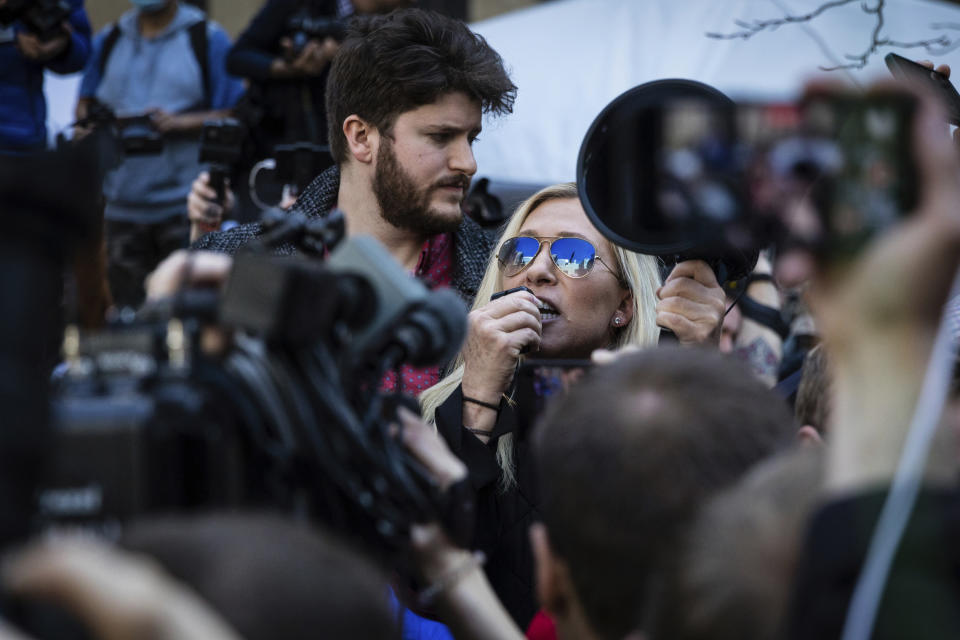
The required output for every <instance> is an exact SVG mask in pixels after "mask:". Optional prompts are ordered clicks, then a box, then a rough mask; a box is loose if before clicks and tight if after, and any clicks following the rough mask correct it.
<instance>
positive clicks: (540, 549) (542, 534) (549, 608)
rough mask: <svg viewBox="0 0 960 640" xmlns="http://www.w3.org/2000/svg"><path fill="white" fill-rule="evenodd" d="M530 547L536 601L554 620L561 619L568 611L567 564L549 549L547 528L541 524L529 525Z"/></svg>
mask: <svg viewBox="0 0 960 640" xmlns="http://www.w3.org/2000/svg"><path fill="white" fill-rule="evenodd" d="M530 545H531V546H532V547H533V559H534V563H535V565H536V569H535V571H536V572H535V576H536V580H537V599H538V600H539V601H540V606H541V607H543V608H544V610H546V612H547V613H549V614H550V616H551V617H553V618H554V619H558V618H562V617H563V616H564V614H566V613H567V612H568V611H569V609H570V598H571V596H572V595H573V594H572V592H571V591H570V589H571V588H572V584H571V583H570V572H569V570H568V569H567V563H566V562H564V561H563V560H561V559H560V558H558V557H556V556H555V555H554V554H553V550H552V549H551V548H550V538H549V536H548V535H547V528H546V527H545V526H544V525H543V523H541V522H537V523H534V524H532V525H530Z"/></svg>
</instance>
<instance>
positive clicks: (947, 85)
mask: <svg viewBox="0 0 960 640" xmlns="http://www.w3.org/2000/svg"><path fill="white" fill-rule="evenodd" d="M883 61H884V62H886V63H887V68H888V69H890V73H892V74H893V76H894V77H895V78H897V79H898V80H907V81H913V82H919V83H922V84H924V85H925V86H927V87H929V88H930V89H931V90H932V91H933V92H934V93H935V94H936V95H938V96H940V99H941V100H942V101H943V104H944V106H945V107H946V108H947V121H948V122H949V123H950V124H952V125H957V126H960V93H958V92H957V89H956V87H954V86H953V83H952V82H950V79H949V78H947V77H946V76H945V75H943V74H942V73H937V72H936V71H934V70H933V69H928V68H927V67H925V66H923V65H922V64H918V63H916V62H914V61H913V60H909V59H907V58H904V57H903V56H898V55H897V54H895V53H888V54H887V55H886V56H884V58H883Z"/></svg>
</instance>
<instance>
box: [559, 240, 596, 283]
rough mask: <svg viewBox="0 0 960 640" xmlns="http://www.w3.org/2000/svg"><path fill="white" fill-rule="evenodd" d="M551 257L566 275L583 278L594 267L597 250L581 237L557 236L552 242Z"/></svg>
mask: <svg viewBox="0 0 960 640" xmlns="http://www.w3.org/2000/svg"><path fill="white" fill-rule="evenodd" d="M550 257H551V258H553V262H554V263H555V264H556V265H557V268H558V269H560V271H562V272H563V273H564V274H565V275H567V276H570V277H571V278H582V277H583V276H585V275H587V274H588V273H590V270H591V269H593V264H594V262H595V261H596V259H597V250H596V249H594V247H593V245H592V244H590V243H589V242H587V241H586V240H582V239H580V238H557V239H556V240H554V241H553V242H552V243H551V244H550Z"/></svg>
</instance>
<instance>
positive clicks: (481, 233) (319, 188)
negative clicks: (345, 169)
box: [191, 166, 496, 305]
mask: <svg viewBox="0 0 960 640" xmlns="http://www.w3.org/2000/svg"><path fill="white" fill-rule="evenodd" d="M339 190H340V168H339V167H336V166H333V167H330V168H329V169H327V170H326V171H324V172H323V173H321V174H320V175H319V176H317V177H316V178H315V179H314V181H313V182H311V183H310V185H309V186H308V187H307V188H306V189H304V191H303V194H302V195H301V196H300V197H299V198H298V199H297V203H296V204H295V205H293V210H294V211H299V212H301V213H304V214H305V215H307V216H309V217H322V216H325V215H327V213H329V212H330V210H331V209H333V208H334V207H335V206H336V204H337V193H338V191H339ZM258 235H260V225H259V224H258V223H250V224H244V225H241V226H239V227H234V228H233V229H230V230H229V231H216V232H214V233H208V234H206V235H205V236H203V237H202V238H200V239H199V240H197V241H196V242H195V243H194V244H193V246H192V247H191V248H193V249H203V250H206V251H218V252H220V253H229V254H231V255H232V254H234V253H236V251H237V250H238V249H239V248H240V247H242V246H244V245H245V244H247V243H248V242H250V241H251V240H253V239H254V238H256V237H257V236H258ZM495 242H496V234H495V233H493V232H490V231H487V230H485V229H483V228H481V227H480V225H478V224H477V223H476V222H474V221H473V220H472V219H470V218H469V217H467V216H464V218H463V223H461V225H460V227H459V228H458V229H457V231H456V233H455V234H454V236H453V244H454V248H453V250H454V265H453V288H454V289H455V290H456V291H457V293H459V294H460V297H461V298H462V299H463V301H464V302H466V303H467V305H470V304H472V303H473V297H474V296H475V295H476V293H477V287H479V286H480V280H481V279H482V278H483V273H484V271H486V269H487V262H488V261H489V260H490V255H491V251H492V250H493V244H494V243H495ZM294 251H295V250H294V248H293V247H292V246H290V245H286V246H283V247H280V248H279V249H278V250H277V251H276V253H278V254H280V255H291V254H293V253H294Z"/></svg>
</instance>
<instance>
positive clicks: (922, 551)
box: [784, 489, 960, 640]
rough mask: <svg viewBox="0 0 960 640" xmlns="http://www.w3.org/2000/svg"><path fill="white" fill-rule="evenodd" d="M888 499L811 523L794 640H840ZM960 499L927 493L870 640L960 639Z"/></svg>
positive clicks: (848, 506)
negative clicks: (874, 532)
mask: <svg viewBox="0 0 960 640" xmlns="http://www.w3.org/2000/svg"><path fill="white" fill-rule="evenodd" d="M886 496H887V494H886V491H883V490H877V491H872V492H864V493H861V494H858V495H855V496H852V497H848V498H844V499H840V500H835V501H833V502H831V503H829V504H827V505H825V506H824V507H823V508H821V509H820V510H819V512H817V513H816V514H815V516H814V517H813V519H812V522H811V523H810V528H809V530H808V533H807V537H806V540H805V542H804V548H803V555H802V556H801V558H800V561H799V562H798V564H797V566H798V572H797V576H796V578H795V581H794V594H793V601H792V603H791V608H790V618H789V622H788V624H789V627H788V629H787V632H786V633H785V634H784V637H786V638H789V640H813V639H816V640H828V639H832V638H839V637H841V635H842V630H843V625H844V621H845V620H846V617H847V609H848V606H849V604H850V600H851V596H852V595H853V590H854V587H855V586H856V584H857V580H858V579H859V577H860V572H861V570H862V569H863V565H864V560H865V558H866V556H867V550H868V549H869V546H870V542H871V538H872V535H873V531H874V527H875V526H876V523H877V520H878V519H879V515H880V511H881V508H882V506H883V502H884V500H885V498H886ZM958 539H960V491H957V490H953V491H944V490H932V489H925V490H923V491H922V492H921V493H920V495H919V497H918V499H917V503H916V505H915V507H914V509H913V512H912V515H911V517H910V522H909V524H908V525H907V528H906V530H905V531H904V534H903V537H902V539H901V541H900V544H899V546H898V549H897V555H896V557H895V559H894V562H893V566H892V567H891V569H890V573H889V575H888V576H887V579H886V586H885V588H884V593H883V598H882V600H881V603H880V608H879V610H878V612H877V617H876V620H875V623H874V631H873V635H872V636H871V637H872V638H875V639H877V640H883V639H888V638H889V639H890V640H894V639H898V638H911V639H912V640H921V639H922V640H926V639H928V638H929V639H931V640H940V639H941V638H944V639H946V638H958V637H960V551H958V550H960V547H958V545H957V540H958Z"/></svg>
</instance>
